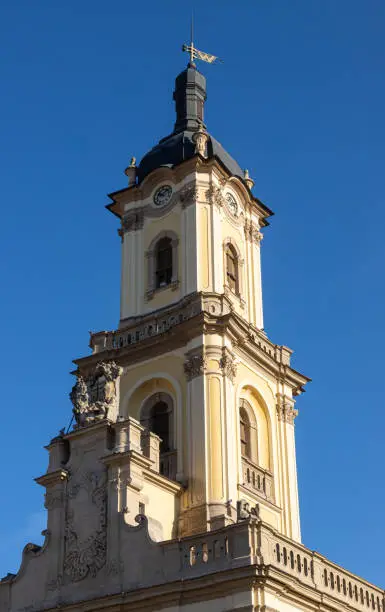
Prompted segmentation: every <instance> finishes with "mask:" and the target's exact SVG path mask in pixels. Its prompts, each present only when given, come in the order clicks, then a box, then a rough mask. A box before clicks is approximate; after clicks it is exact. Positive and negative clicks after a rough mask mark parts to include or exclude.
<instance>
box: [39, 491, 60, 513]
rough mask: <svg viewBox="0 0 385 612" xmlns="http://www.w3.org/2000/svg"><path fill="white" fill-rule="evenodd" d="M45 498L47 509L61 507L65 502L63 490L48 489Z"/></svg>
mask: <svg viewBox="0 0 385 612" xmlns="http://www.w3.org/2000/svg"><path fill="white" fill-rule="evenodd" d="M44 497H45V499H44V507H45V508H46V509H47V510H54V509H55V508H61V507H62V505H63V502H64V495H63V491H55V490H52V491H47V493H46V494H45V496H44Z"/></svg>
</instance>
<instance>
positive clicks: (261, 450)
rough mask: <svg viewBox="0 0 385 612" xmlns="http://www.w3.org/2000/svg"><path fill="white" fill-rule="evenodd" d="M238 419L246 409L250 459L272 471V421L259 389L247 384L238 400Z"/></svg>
mask: <svg viewBox="0 0 385 612" xmlns="http://www.w3.org/2000/svg"><path fill="white" fill-rule="evenodd" d="M237 408H238V419H240V415H241V410H242V411H245V413H246V414H247V416H248V419H249V422H250V448H251V456H250V459H251V461H253V462H254V463H256V464H257V465H259V467H261V468H263V469H265V470H269V471H272V441H271V423H270V417H269V412H268V409H267V406H266V404H265V402H264V400H263V398H262V397H261V395H260V394H259V393H258V391H257V390H256V389H255V388H254V387H252V386H250V385H246V386H244V387H242V389H241V391H240V394H239V400H238V407H237Z"/></svg>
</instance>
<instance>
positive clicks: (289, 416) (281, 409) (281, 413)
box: [277, 404, 298, 425]
mask: <svg viewBox="0 0 385 612" xmlns="http://www.w3.org/2000/svg"><path fill="white" fill-rule="evenodd" d="M297 415H298V410H296V409H295V408H294V407H293V406H290V404H277V416H278V420H279V421H284V423H290V424H291V425H294V419H295V417H296V416H297Z"/></svg>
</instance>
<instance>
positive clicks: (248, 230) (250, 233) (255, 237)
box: [243, 219, 263, 244]
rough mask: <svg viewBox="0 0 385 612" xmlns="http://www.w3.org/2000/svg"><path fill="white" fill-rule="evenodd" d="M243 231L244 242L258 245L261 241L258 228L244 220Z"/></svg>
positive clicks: (261, 237)
mask: <svg viewBox="0 0 385 612" xmlns="http://www.w3.org/2000/svg"><path fill="white" fill-rule="evenodd" d="M243 229H244V231H245V238H246V240H250V242H254V243H255V244H259V243H260V242H261V240H262V239H263V234H262V232H260V231H259V229H258V227H257V226H256V225H255V223H253V222H252V221H249V220H248V219H246V221H245V225H244V227H243Z"/></svg>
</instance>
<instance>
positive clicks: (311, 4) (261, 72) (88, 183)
mask: <svg viewBox="0 0 385 612" xmlns="http://www.w3.org/2000/svg"><path fill="white" fill-rule="evenodd" d="M190 5H191V3H184V2H177V1H176V0H168V1H164V2H155V1H154V0H152V1H151V0H148V1H147V2H145V3H129V2H123V0H112V1H111V2H108V3H106V2H102V1H101V0H92V2H91V1H90V0H82V2H78V1H75V0H67V1H66V2H65V3H64V2H62V3H59V2H52V1H51V0H36V1H35V2H30V1H27V0H19V1H18V2H11V1H10V0H3V1H2V3H1V5H0V45H1V56H2V64H1V66H0V79H1V83H2V89H3V91H2V95H1V98H0V133H1V139H0V168H1V177H2V180H1V187H2V208H1V224H0V234H1V236H0V274H1V279H2V287H3V291H2V299H1V301H0V316H1V320H2V346H3V350H2V351H1V358H0V359H1V362H2V363H1V373H2V394H1V395H2V415H3V420H2V427H1V430H0V477H1V482H2V503H1V505H0V541H1V542H2V545H1V547H0V576H1V575H4V574H5V573H6V572H7V571H15V570H16V569H17V567H18V565H19V562H20V558H21V550H22V546H23V544H24V543H26V542H27V541H30V540H32V541H40V540H41V538H39V533H40V531H41V529H43V528H44V527H45V517H44V511H43V506H42V504H43V490H42V489H41V488H40V487H39V486H38V485H36V484H35V483H34V482H33V478H34V477H36V476H39V475H41V474H42V473H43V472H44V471H45V469H46V464H47V456H46V455H47V453H46V451H45V450H44V449H43V445H44V444H46V443H48V441H49V439H50V438H51V437H52V436H53V435H55V434H56V433H57V432H58V430H59V429H60V428H61V427H63V426H65V425H67V424H68V422H69V420H70V416H71V405H70V402H69V400H68V392H69V391H70V388H71V385H72V380H71V376H70V374H69V372H70V370H71V368H72V363H71V360H72V359H73V358H76V357H79V356H82V355H84V354H88V350H89V349H88V346H87V345H88V330H101V329H109V328H114V327H115V326H116V324H117V321H118V317H119V274H120V253H119V250H120V243H119V239H118V236H117V233H116V229H117V223H116V221H115V220H114V218H113V216H112V215H109V214H108V213H107V212H106V211H105V210H104V205H105V204H106V203H107V198H106V195H105V194H106V193H108V192H111V191H114V190H116V189H119V188H122V187H124V186H125V184H126V177H125V176H124V174H123V170H124V168H125V167H126V165H127V163H128V161H129V158H130V157H131V156H132V155H135V156H136V157H138V158H140V157H141V156H142V155H143V154H144V153H145V152H146V151H147V150H148V149H149V148H150V147H151V146H152V145H153V144H154V143H155V142H157V141H158V140H159V138H161V137H163V136H165V135H166V134H168V133H169V132H170V129H171V127H172V124H173V118H174V117H173V115H174V110H173V103H172V91H173V83H174V78H175V76H176V75H177V74H178V72H179V71H180V70H182V69H183V67H184V65H185V59H186V58H184V57H183V55H182V53H181V51H180V46H181V44H182V43H183V42H185V41H186V39H187V37H188V30H189V15H190ZM194 6H195V21H196V43H197V45H198V46H199V47H200V48H202V49H204V50H205V51H208V52H211V53H215V54H217V55H219V56H220V57H222V58H223V59H224V63H223V64H220V65H217V66H202V67H201V69H202V71H203V72H204V73H205V75H206V76H207V80H208V84H207V86H208V100H207V103H206V121H207V125H208V128H209V130H210V132H211V133H212V134H213V135H215V137H216V138H217V139H219V140H220V142H221V143H222V144H223V145H224V146H225V147H226V148H227V149H228V150H229V152H230V153H231V154H232V155H233V156H234V157H235V158H236V159H237V160H238V161H239V163H240V165H241V166H242V167H248V168H249V170H250V174H251V176H253V177H254V179H255V189H254V193H255V195H257V196H258V197H259V198H260V199H262V201H264V202H265V203H266V204H267V205H268V206H269V207H271V208H272V209H273V210H274V211H275V213H276V216H275V217H274V218H273V219H272V222H271V227H269V228H268V229H267V230H266V231H265V239H264V241H263V288H264V310H265V321H266V330H267V332H268V334H269V336H270V338H271V339H272V340H273V341H275V342H277V343H279V344H287V345H288V346H290V347H291V348H293V349H294V350H295V354H294V357H293V364H294V367H296V369H298V370H300V371H301V372H303V373H305V374H306V375H308V376H310V377H311V378H312V379H313V382H312V383H311V385H309V386H308V391H307V393H306V394H305V395H304V396H302V397H301V398H300V399H299V401H298V404H297V406H298V408H299V410H300V416H299V417H298V419H297V424H296V434H297V464H298V475H299V489H300V503H301V518H302V531H303V541H304V543H305V544H306V545H307V546H309V547H310V548H312V549H316V550H318V551H319V552H321V553H322V554H324V555H326V556H328V557H329V558H331V559H332V560H334V561H336V562H337V563H340V564H342V565H343V566H344V567H346V568H348V569H350V570H351V571H353V572H356V573H358V574H360V575H362V576H363V577H365V578H367V579H368V580H370V581H372V582H375V583H377V584H379V585H380V586H381V585H382V586H385V585H384V578H383V566H384V562H383V558H382V557H383V554H382V551H383V549H384V545H385V530H384V516H385V485H384V479H383V468H384V459H383V431H384V425H385V417H384V406H385V402H384V394H383V379H384V373H383V364H384V358H383V347H384V344H385V326H384V305H385V277H384V256H385V242H384V237H383V236H384V222H385V212H384V192H385V189H384V188H385V178H384V167H385V145H384V142H385V123H384V108H385V81H384V51H385V44H384V40H385V4H384V2H383V0H368V1H366V2H364V1H363V0H322V1H321V0H260V1H255V0H253V1H248V2H246V1H242V0H241V1H239V2H237V3H234V2H227V1H224V0H222V1H220V0H212V1H211V2H210V3H208V2H207V1H206V2H203V1H202V0H196V2H195V3H194Z"/></svg>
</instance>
